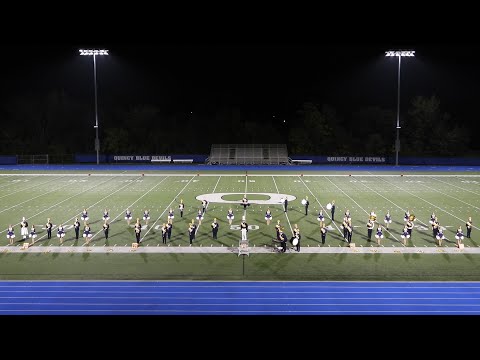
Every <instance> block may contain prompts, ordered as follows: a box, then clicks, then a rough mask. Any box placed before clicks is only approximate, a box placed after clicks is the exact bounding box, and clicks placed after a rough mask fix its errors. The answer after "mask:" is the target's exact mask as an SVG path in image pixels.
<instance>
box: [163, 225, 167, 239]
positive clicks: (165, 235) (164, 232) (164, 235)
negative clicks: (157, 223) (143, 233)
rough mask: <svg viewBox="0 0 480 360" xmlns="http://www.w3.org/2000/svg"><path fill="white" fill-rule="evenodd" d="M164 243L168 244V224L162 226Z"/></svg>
mask: <svg viewBox="0 0 480 360" xmlns="http://www.w3.org/2000/svg"><path fill="white" fill-rule="evenodd" d="M162 244H167V224H165V223H163V226H162Z"/></svg>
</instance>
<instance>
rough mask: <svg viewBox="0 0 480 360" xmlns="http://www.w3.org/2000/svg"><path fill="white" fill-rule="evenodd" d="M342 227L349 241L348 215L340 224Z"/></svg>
mask: <svg viewBox="0 0 480 360" xmlns="http://www.w3.org/2000/svg"><path fill="white" fill-rule="evenodd" d="M340 227H341V228H342V229H343V238H344V239H345V241H348V240H347V238H348V229H347V228H348V219H347V218H346V217H344V218H343V222H342V225H340Z"/></svg>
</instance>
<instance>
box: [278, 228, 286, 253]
mask: <svg viewBox="0 0 480 360" xmlns="http://www.w3.org/2000/svg"><path fill="white" fill-rule="evenodd" d="M279 241H280V246H279V247H277V249H278V250H280V252H286V251H287V241H288V238H287V235H286V234H285V233H284V232H283V229H280V232H279Z"/></svg>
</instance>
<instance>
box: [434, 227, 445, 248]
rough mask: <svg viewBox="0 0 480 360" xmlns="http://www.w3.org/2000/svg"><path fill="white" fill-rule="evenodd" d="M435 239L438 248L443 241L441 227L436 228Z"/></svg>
mask: <svg viewBox="0 0 480 360" xmlns="http://www.w3.org/2000/svg"><path fill="white" fill-rule="evenodd" d="M436 238H437V240H438V246H442V240H444V239H445V235H444V234H443V228H442V227H441V226H439V227H438V232H437V236H436Z"/></svg>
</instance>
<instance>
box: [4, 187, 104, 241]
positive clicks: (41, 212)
mask: <svg viewBox="0 0 480 360" xmlns="http://www.w3.org/2000/svg"><path fill="white" fill-rule="evenodd" d="M109 180H111V179H107V180H105V181H104V182H102V183H100V184H98V185H102V184H104V183H106V182H107V181H109ZM68 185H71V184H67V185H65V186H68ZM98 185H94V186H92V187H91V188H89V189H87V190H84V191H80V192H79V193H77V194H75V195H72V196H70V197H68V198H66V199H64V200H62V201H60V202H58V203H56V204H54V205H52V206H50V207H48V208H46V209H44V210H42V211H40V212H38V213H36V214H34V215H31V216H29V217H27V216H25V218H26V219H27V220H28V219H31V218H33V217H35V216H38V215H40V214H43V213H44V212H45V211H47V210H49V209H51V208H53V207H55V206H57V205H59V204H62V203H64V202H65V201H67V200H70V199H71V198H73V197H75V196H78V195H80V194H82V193H84V192H87V191H89V190H91V189H93V188H95V187H97V186H98ZM63 187H64V186H62V187H60V188H55V190H52V191H50V192H53V191H57V190H58V189H61V188H63ZM45 194H48V193H45ZM45 194H42V195H45ZM37 197H38V196H36V197H34V198H32V199H30V200H28V201H31V200H33V199H36V198H37ZM24 202H25V201H24ZM20 204H23V202H22V203H19V204H18V205H20ZM19 224H20V223H17V224H15V226H16V225H19ZM6 231H7V230H3V231H0V234H2V233H4V232H6ZM37 241H38V240H37Z"/></svg>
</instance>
